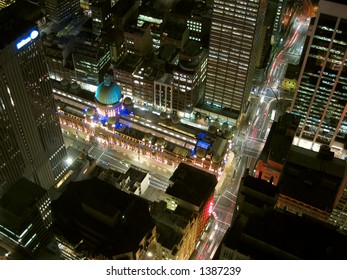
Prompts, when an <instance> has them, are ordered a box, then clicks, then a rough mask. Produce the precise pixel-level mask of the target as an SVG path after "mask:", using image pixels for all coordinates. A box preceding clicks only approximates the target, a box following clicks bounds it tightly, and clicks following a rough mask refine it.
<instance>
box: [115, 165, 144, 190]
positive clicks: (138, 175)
mask: <svg viewBox="0 0 347 280" xmlns="http://www.w3.org/2000/svg"><path fill="white" fill-rule="evenodd" d="M146 176H147V173H145V172H142V171H140V170H137V169H135V168H133V167H130V168H129V169H128V170H127V172H126V173H125V174H121V175H120V176H119V178H118V183H121V182H122V181H124V180H128V182H127V183H126V186H127V187H128V188H129V190H130V191H131V192H135V190H136V189H135V188H136V187H134V185H135V183H137V182H139V183H141V182H142V181H143V180H144V179H145V177H146Z"/></svg>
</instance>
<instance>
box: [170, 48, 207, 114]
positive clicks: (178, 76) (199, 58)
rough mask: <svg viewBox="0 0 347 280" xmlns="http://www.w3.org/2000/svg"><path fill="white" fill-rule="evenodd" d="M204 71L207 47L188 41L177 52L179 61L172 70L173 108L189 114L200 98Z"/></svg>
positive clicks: (204, 76) (203, 82) (204, 77)
mask: <svg viewBox="0 0 347 280" xmlns="http://www.w3.org/2000/svg"><path fill="white" fill-rule="evenodd" d="M206 71H207V49H205V48H203V47H202V44H201V43H199V42H197V41H189V43H188V44H187V45H186V46H185V47H184V48H183V49H182V51H181V52H180V53H179V63H178V65H177V67H175V69H174V71H173V99H172V108H173V110H176V111H177V112H182V114H185V113H187V114H189V115H190V113H191V112H192V111H193V109H194V107H195V106H196V104H197V103H198V102H199V100H201V99H202V96H203V93H204V89H205V82H206Z"/></svg>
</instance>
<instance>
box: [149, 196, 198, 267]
mask: <svg viewBox="0 0 347 280" xmlns="http://www.w3.org/2000/svg"><path fill="white" fill-rule="evenodd" d="M150 209H151V210H150V212H151V216H152V218H153V219H154V220H155V224H156V228H157V236H158V238H157V258H158V259H162V260H188V259H189V258H190V256H191V254H192V253H193V251H194V248H195V246H196V235H197V230H198V225H199V221H198V215H197V214H196V212H194V211H192V210H188V209H185V208H183V207H180V206H177V207H176V209H175V210H170V209H168V208H167V203H166V202H165V201H162V200H161V201H159V202H156V201H155V202H153V203H152V205H151V207H150Z"/></svg>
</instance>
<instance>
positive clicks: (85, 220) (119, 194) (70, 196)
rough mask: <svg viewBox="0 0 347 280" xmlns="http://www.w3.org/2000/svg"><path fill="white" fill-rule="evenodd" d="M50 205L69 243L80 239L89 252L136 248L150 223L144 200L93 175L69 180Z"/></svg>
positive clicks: (124, 250)
mask: <svg viewBox="0 0 347 280" xmlns="http://www.w3.org/2000/svg"><path fill="white" fill-rule="evenodd" d="M52 207H53V215H54V218H55V225H56V228H57V229H58V230H59V231H61V232H62V233H63V235H64V236H65V237H66V238H67V239H68V240H69V241H70V242H71V243H74V242H79V241H80V240H81V239H83V240H84V241H85V242H84V243H85V244H86V246H87V248H86V249H87V250H88V251H89V252H90V253H91V254H103V255H105V256H108V257H110V258H112V256H114V255H119V254H122V253H127V252H136V251H137V250H138V245H139V243H140V241H141V240H142V239H143V238H144V236H145V235H146V234H147V233H148V231H150V230H152V229H153V227H154V223H153V222H152V219H151V217H150V215H149V206H148V202H147V201H146V200H144V199H141V198H140V197H137V196H134V195H130V194H127V193H125V192H123V191H121V190H119V189H117V188H116V187H112V186H111V185H109V184H107V183H105V182H103V181H101V180H99V179H97V178H92V179H89V180H85V181H79V182H73V183H70V185H69V186H68V187H67V190H66V191H65V192H64V193H63V194H62V195H61V197H60V198H59V199H58V200H56V201H53V203H52Z"/></svg>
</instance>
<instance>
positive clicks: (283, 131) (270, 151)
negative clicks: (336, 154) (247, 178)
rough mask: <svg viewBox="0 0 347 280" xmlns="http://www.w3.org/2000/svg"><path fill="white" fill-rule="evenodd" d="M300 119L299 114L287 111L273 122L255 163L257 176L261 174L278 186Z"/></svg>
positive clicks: (263, 177)
mask: <svg viewBox="0 0 347 280" xmlns="http://www.w3.org/2000/svg"><path fill="white" fill-rule="evenodd" d="M299 121H300V118H299V117H298V116H296V115H294V114H289V113H286V114H284V115H283V116H282V117H280V118H279V120H278V121H277V122H273V123H272V126H271V129H270V132H269V135H268V137H267V139H266V143H265V145H264V148H263V150H262V151H261V153H260V155H259V158H258V160H257V163H256V165H255V176H256V177H259V176H260V177H261V178H262V179H264V180H267V181H271V183H272V184H274V185H275V186H277V184H278V180H279V178H280V176H281V172H282V169H283V165H284V163H285V162H286V159H287V156H288V153H289V150H290V148H291V146H292V143H293V139H294V136H295V133H296V130H297V128H298V125H299Z"/></svg>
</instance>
